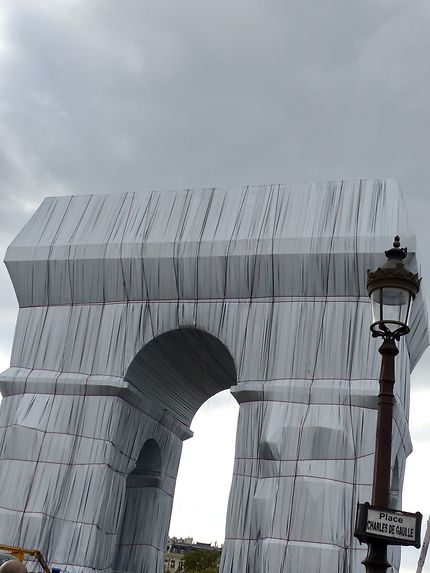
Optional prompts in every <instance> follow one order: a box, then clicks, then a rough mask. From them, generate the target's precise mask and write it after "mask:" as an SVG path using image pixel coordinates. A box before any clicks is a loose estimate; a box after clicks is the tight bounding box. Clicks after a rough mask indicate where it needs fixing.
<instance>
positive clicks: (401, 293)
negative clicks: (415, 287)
mask: <svg viewBox="0 0 430 573" xmlns="http://www.w3.org/2000/svg"><path fill="white" fill-rule="evenodd" d="M371 299H372V315H373V322H377V321H380V320H381V321H384V322H385V323H387V322H388V323H390V322H391V321H395V322H401V323H402V324H405V325H407V326H408V320H409V315H410V308H411V302H412V294H411V293H410V292H409V291H408V290H406V289H402V288H392V287H386V288H380V289H376V290H374V291H373V292H372V294H371ZM387 326H388V328H389V329H390V330H396V328H397V327H393V328H392V329H391V328H390V327H389V324H388V325H387Z"/></svg>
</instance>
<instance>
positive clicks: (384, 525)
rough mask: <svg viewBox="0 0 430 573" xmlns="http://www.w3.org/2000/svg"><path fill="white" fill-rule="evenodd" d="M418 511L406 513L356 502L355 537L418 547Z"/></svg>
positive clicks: (420, 517)
mask: <svg viewBox="0 0 430 573" xmlns="http://www.w3.org/2000/svg"><path fill="white" fill-rule="evenodd" d="M422 517H423V516H422V515H421V513H420V512H417V513H408V512H407V511H397V510H395V509H387V508H382V507H376V506H374V505H370V503H362V504H358V511H357V519H356V522H355V533H354V535H355V537H357V539H359V540H360V541H361V542H365V543H368V542H369V541H375V540H380V541H385V542H386V543H388V544H389V545H414V546H415V547H420V545H421V542H420V537H421V520H422Z"/></svg>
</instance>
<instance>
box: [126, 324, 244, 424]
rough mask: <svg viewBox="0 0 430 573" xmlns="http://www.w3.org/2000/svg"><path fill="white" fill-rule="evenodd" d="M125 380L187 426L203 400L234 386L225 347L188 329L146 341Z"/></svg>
mask: <svg viewBox="0 0 430 573" xmlns="http://www.w3.org/2000/svg"><path fill="white" fill-rule="evenodd" d="M125 379H126V380H127V381H128V382H129V383H130V384H132V385H133V386H135V387H137V388H138V389H139V390H140V391H141V392H142V393H143V394H144V395H145V396H147V397H148V398H150V399H151V400H152V401H153V402H154V403H155V404H157V405H159V406H160V407H161V408H162V409H166V410H167V411H169V412H170V414H171V415H172V416H174V417H175V418H177V419H178V420H179V421H180V422H182V423H183V424H185V425H186V426H189V425H190V424H191V421H192V419H193V417H194V414H195V413H196V411H197V410H198V409H199V407H200V406H201V405H202V404H203V403H204V402H206V400H208V399H209V398H210V397H211V396H214V395H215V394H218V392H221V391H222V390H226V389H228V388H230V387H231V386H234V385H235V384H236V383H237V378H236V367H235V364H234V360H233V358H232V356H231V354H230V352H229V351H228V349H227V348H226V346H225V345H224V344H223V343H222V342H221V341H220V340H219V339H218V338H216V337H215V336H213V335H212V334H209V333H207V332H205V331H203V330H199V329H197V328H191V327H187V328H179V329H176V330H170V331H168V332H166V333H164V334H161V335H159V336H157V337H156V338H154V339H153V340H151V341H150V342H148V343H147V344H146V345H145V346H144V347H143V348H142V349H141V350H140V351H139V352H138V353H137V355H136V356H135V358H134V359H133V361H132V362H131V364H130V366H129V368H128V370H127V372H126V375H125Z"/></svg>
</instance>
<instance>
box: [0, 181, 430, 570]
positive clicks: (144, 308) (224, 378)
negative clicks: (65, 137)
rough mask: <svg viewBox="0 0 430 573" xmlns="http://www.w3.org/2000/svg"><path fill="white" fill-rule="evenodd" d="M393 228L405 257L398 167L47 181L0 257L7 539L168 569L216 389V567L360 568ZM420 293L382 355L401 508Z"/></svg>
mask: <svg viewBox="0 0 430 573" xmlns="http://www.w3.org/2000/svg"><path fill="white" fill-rule="evenodd" d="M397 233H398V234H400V236H401V239H402V245H407V246H408V248H409V252H410V255H409V257H408V261H407V263H408V265H409V267H410V268H411V269H414V268H416V266H417V263H416V259H415V239H414V236H413V234H411V231H410V228H409V227H408V224H407V220H406V215H405V209H404V205H403V202H402V198H401V194H400V192H399V189H398V185H397V184H396V182H394V181H383V180H378V181H357V182H335V183H318V184H311V185H291V186H288V185H286V186H283V185H272V186H264V187H250V188H248V187H246V188H243V189H233V190H224V189H204V190H198V191H190V190H186V191H181V192H148V193H141V194H118V195H88V196H75V197H57V198H49V199H46V200H45V201H44V202H43V203H42V205H41V206H40V207H39V209H38V210H37V211H36V213H35V214H34V215H33V217H32V218H31V219H30V221H29V222H28V223H27V224H26V225H25V227H24V228H23V230H22V231H21V232H20V233H19V235H18V236H17V238H16V239H15V240H14V241H13V243H12V244H11V246H10V247H9V249H8V251H7V255H6V265H7V268H8V271H9V273H10V276H11V279H12V281H13V284H14V287H15V291H16V295H17V299H18V303H19V314H18V320H17V326H16V332H15V338H14V343H13V350H12V357H11V366H10V368H9V369H8V370H6V372H4V373H3V374H2V375H1V392H2V395H3V399H2V402H1V408H0V426H1V430H0V431H1V433H0V542H1V543H8V544H13V545H21V546H28V547H37V548H39V549H40V550H41V551H42V552H43V553H44V554H45V555H46V556H47V558H48V560H49V562H50V563H51V564H52V565H57V566H58V567H60V568H62V569H65V570H67V571H68V572H69V573H89V572H90V571H91V572H97V573H101V572H110V571H116V570H117V571H128V572H133V573H137V572H146V573H161V572H162V570H163V552H164V544H165V541H166V536H167V533H168V527H169V521H170V513H171V508H172V500H173V495H174V489H175V480H176V475H177V470H178V465H179V460H180V456H181V448H182V443H183V441H184V440H185V439H187V438H189V437H190V436H191V435H192V432H191V431H190V429H189V427H190V423H191V420H192V418H193V415H194V414H195V412H196V410H197V409H198V408H199V406H200V405H201V404H202V403H203V402H204V401H205V400H206V399H208V398H209V397H210V396H212V395H214V394H216V393H217V392H219V391H220V390H223V389H226V388H231V389H232V393H233V395H234V396H235V398H236V399H237V401H238V402H239V404H240V413H239V422H238V429H237V439H236V458H235V465H234V474H233V480H232V487H231V493H230V499H229V505H228V513H227V526H226V540H225V546H224V551H223V555H222V559H221V571H222V572H223V573H281V572H283V573H287V572H288V573H304V572H306V573H320V572H329V571H337V572H338V573H355V572H357V573H358V572H359V571H362V570H363V568H362V565H361V564H360V561H361V560H362V559H363V557H364V554H365V546H360V545H359V544H358V542H357V540H355V539H354V537H353V523H354V517H355V511H356V504H357V502H358V501H360V502H364V501H368V500H370V494H371V481H372V468H373V454H374V440H375V426H376V394H377V391H378V390H377V386H378V385H377V382H376V380H377V378H378V374H379V355H378V352H377V347H378V343H377V342H376V341H375V340H373V339H372V338H371V337H370V332H369V322H370V316H369V315H370V312H369V301H368V297H367V293H366V271H367V269H369V268H371V269H373V268H376V267H377V265H378V264H381V263H382V262H383V261H384V260H385V259H384V256H383V251H384V250H385V249H386V248H388V247H389V246H390V245H391V242H392V239H393V236H394V235H395V234H397ZM414 312H415V317H416V318H415V320H414V322H413V328H412V331H411V333H410V334H409V335H408V336H407V337H406V339H405V340H403V339H402V341H401V343H400V354H399V356H398V358H397V362H396V368H397V382H396V386H395V391H396V406H395V420H394V430H393V450H392V451H393V457H392V468H393V473H392V503H393V505H394V506H399V505H400V502H401V488H402V481H403V475H404V469H405V460H406V456H407V455H408V454H409V452H410V451H411V443H410V437H409V431H408V409H409V374H410V371H411V369H412V368H413V367H414V366H415V364H416V363H417V361H418V359H419V357H420V356H421V354H422V352H423V350H424V349H425V347H426V346H427V324H426V320H425V318H423V317H424V315H425V313H423V302H422V299H421V296H419V297H418V301H417V304H416V305H415V311H414ZM419 316H420V317H422V318H418V317H419ZM214 431H216V430H214ZM412 509H413V510H415V509H417V508H412ZM391 557H392V560H393V563H394V565H395V566H394V571H397V570H398V566H399V553H398V551H397V550H396V551H393V552H392V554H391Z"/></svg>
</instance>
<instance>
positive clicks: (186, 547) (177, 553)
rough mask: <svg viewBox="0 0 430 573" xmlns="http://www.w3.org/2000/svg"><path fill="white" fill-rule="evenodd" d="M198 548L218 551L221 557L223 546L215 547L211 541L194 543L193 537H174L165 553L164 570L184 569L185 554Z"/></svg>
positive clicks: (166, 571)
mask: <svg viewBox="0 0 430 573" xmlns="http://www.w3.org/2000/svg"><path fill="white" fill-rule="evenodd" d="M196 549H205V550H206V551H216V552H217V553H218V554H219V556H220V557H221V549H222V547H216V546H215V547H214V546H213V545H211V544H210V543H200V542H199V541H197V542H196V543H193V539H192V538H191V537H185V538H180V539H177V538H176V537H172V538H171V539H169V541H168V543H167V547H166V553H165V555H164V572H165V573H173V572H174V571H182V570H183V568H184V555H185V554H186V553H188V552H189V551H195V550H196Z"/></svg>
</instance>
